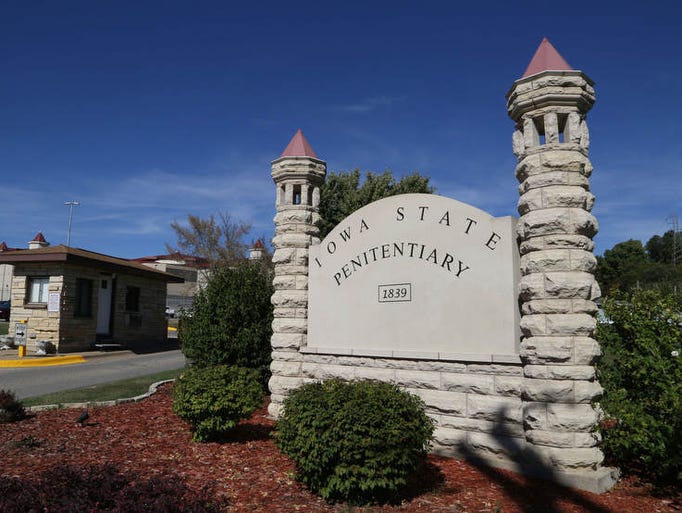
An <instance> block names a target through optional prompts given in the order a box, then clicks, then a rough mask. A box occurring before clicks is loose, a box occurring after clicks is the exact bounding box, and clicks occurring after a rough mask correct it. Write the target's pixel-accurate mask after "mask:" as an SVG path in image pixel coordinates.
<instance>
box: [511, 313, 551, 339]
mask: <svg viewBox="0 0 682 513" xmlns="http://www.w3.org/2000/svg"><path fill="white" fill-rule="evenodd" d="M519 327H520V328H521V333H522V334H523V336H524V337H536V336H543V335H548V334H550V333H549V332H548V330H547V315H545V314H533V315H524V316H522V317H521V321H520V322H519Z"/></svg>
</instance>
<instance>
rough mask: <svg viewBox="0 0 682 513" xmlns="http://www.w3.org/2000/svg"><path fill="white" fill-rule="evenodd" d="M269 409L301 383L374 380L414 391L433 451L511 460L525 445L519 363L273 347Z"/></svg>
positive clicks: (275, 409)
mask: <svg viewBox="0 0 682 513" xmlns="http://www.w3.org/2000/svg"><path fill="white" fill-rule="evenodd" d="M271 370H272V378H271V380H270V391H271V392H272V395H271V403H270V410H269V412H270V414H271V415H273V416H274V417H277V416H279V414H280V412H281V407H282V402H283V401H284V398H285V397H286V395H287V394H288V393H289V392H290V391H291V390H293V389H295V388H297V387H298V386H300V385H301V384H303V383H306V382H311V381H318V380H327V379H332V378H340V379H344V380H365V379H374V380H379V381H384V382H389V383H394V384H395V385H397V386H399V387H401V388H403V389H405V390H407V391H408V392H411V393H413V394H415V395H417V396H419V397H420V398H421V399H422V400H423V401H424V403H425V404H426V412H427V414H428V415H429V416H430V417H431V418H432V419H433V420H434V421H435V426H436V430H435V440H434V450H435V451H436V452H438V453H441V454H445V455H451V456H452V455H459V456H462V455H464V454H465V453H466V452H467V451H469V450H471V451H476V452H477V453H481V454H484V455H485V456H486V458H487V459H490V460H494V461H497V463H498V466H505V465H509V464H511V461H512V460H511V459H510V458H511V457H513V456H514V454H515V453H516V452H517V451H516V448H519V447H521V448H523V447H524V446H525V440H524V431H523V408H522V401H521V389H522V384H523V369H522V367H521V363H520V362H519V363H518V364H492V363H478V362H452V361H434V360H403V359H388V358H371V357H363V356H335V355H321V354H311V353H305V349H302V350H301V352H299V351H295V350H294V351H274V352H273V362H272V365H271Z"/></svg>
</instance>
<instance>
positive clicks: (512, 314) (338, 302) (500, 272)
mask: <svg viewBox="0 0 682 513" xmlns="http://www.w3.org/2000/svg"><path fill="white" fill-rule="evenodd" d="M514 223H515V220H514V219H513V218H512V217H502V218H495V217H493V216H491V215H489V214H487V213H486V212H483V211H481V210H479V209H477V208H474V207H472V206H469V205H466V204H464V203H461V202H459V201H456V200H453V199H450V198H445V197H443V196H436V195H431V194H406V195H400V196H393V197H389V198H385V199H383V200H380V201H377V202H375V203H372V204H370V205H367V206H365V207H363V208H361V209H360V210H358V211H356V212H355V213H353V214H352V215H350V216H349V217H348V218H346V219H345V220H344V221H342V222H341V223H340V224H339V225H338V226H337V227H336V228H335V229H334V230H333V231H332V232H331V233H330V234H329V235H328V236H327V237H326V238H325V239H324V240H323V241H322V242H321V244H319V245H315V246H311V247H310V254H309V285H308V287H309V303H308V304H309V306H308V316H309V317H308V345H307V348H306V349H304V350H305V351H310V352H317V353H330V354H352V355H367V356H385V357H401V358H429V359H444V360H453V359H456V360H474V361H516V362H518V361H519V357H518V340H519V332H518V328H517V327H518V325H519V322H518V321H519V319H518V306H517V300H516V297H517V289H516V283H517V281H518V280H517V273H518V271H517V270H518V258H517V253H518V250H517V246H516V240H515V230H514Z"/></svg>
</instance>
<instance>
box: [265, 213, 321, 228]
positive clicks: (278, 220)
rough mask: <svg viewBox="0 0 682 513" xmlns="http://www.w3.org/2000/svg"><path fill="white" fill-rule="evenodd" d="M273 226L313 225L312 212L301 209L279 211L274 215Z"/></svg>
mask: <svg viewBox="0 0 682 513" xmlns="http://www.w3.org/2000/svg"><path fill="white" fill-rule="evenodd" d="M274 221H275V225H276V226H278V225H284V224H291V223H293V224H308V225H311V224H313V212H312V210H302V209H286V210H280V211H279V212H277V214H275V218H274Z"/></svg>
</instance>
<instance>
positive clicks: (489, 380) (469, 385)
mask: <svg viewBox="0 0 682 513" xmlns="http://www.w3.org/2000/svg"><path fill="white" fill-rule="evenodd" d="M440 387H441V389H443V390H449V391H453V392H467V393H473V394H486V395H492V394H494V393H495V378H494V377H493V376H490V375H485V374H480V375H476V374H461V373H458V374H450V373H445V372H444V373H441V384H440Z"/></svg>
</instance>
